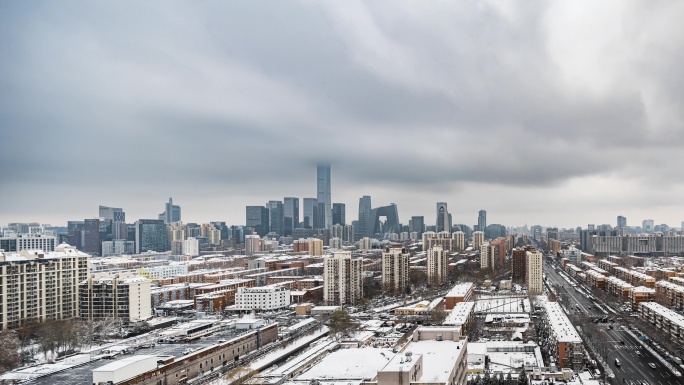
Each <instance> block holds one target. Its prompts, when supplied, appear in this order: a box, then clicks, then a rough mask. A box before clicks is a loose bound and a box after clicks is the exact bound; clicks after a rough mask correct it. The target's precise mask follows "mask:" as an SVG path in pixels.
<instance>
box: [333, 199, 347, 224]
mask: <svg viewBox="0 0 684 385" xmlns="http://www.w3.org/2000/svg"><path fill="white" fill-rule="evenodd" d="M345 211H346V208H345V204H344V203H333V205H332V222H333V225H342V226H344V225H346V224H347V222H346V212H345Z"/></svg>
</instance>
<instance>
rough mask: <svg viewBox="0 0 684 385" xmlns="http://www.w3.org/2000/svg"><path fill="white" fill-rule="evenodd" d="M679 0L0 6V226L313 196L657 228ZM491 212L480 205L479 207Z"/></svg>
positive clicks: (351, 211)
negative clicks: (327, 166) (319, 171)
mask: <svg viewBox="0 0 684 385" xmlns="http://www.w3.org/2000/svg"><path fill="white" fill-rule="evenodd" d="M682 16H684V5H681V4H679V3H677V2H659V3H652V2H643V1H626V2H612V3H603V4H598V5H597V4H595V3H591V2H574V1H573V2H555V3H544V2H506V3H494V2H462V3H453V2H432V3H430V4H424V3H421V4H417V3H415V2H411V1H399V2H396V1H393V2H391V3H390V2H373V3H368V2H360V1H345V2H344V3H336V2H326V3H319V2H310V1H302V2H296V3H287V4H285V3H282V2H266V3H259V4H254V3H253V2H247V1H245V2H231V3H223V2H204V3H199V4H187V3H172V4H164V6H160V4H155V3H143V4H139V3H135V2H129V3H125V2H117V3H116V4H101V3H93V4H82V3H60V4H55V3H51V2H40V3H34V4H32V6H30V7H29V6H27V5H24V4H21V3H4V4H1V5H0V25H1V26H2V27H1V28H2V30H1V31H0V32H2V33H0V52H2V53H3V60H2V61H0V100H2V103H0V142H2V143H3V144H5V145H4V146H3V151H2V152H0V162H1V164H2V168H3V171H4V172H3V183H2V186H3V194H2V196H3V198H2V199H0V223H2V220H4V222H8V221H15V220H36V221H42V222H53V223H56V224H59V223H63V222H65V221H66V220H67V219H73V218H81V217H89V216H93V215H95V207H96V205H97V204H110V205H116V206H122V207H124V208H125V209H126V210H127V212H128V213H129V218H139V217H153V216H154V215H156V213H157V212H158V211H161V207H162V204H163V201H164V200H165V199H167V197H168V196H173V197H174V199H175V200H176V201H177V202H178V203H179V204H181V205H182V206H183V210H184V216H185V218H186V219H187V220H195V221H208V220H226V221H228V222H230V223H235V224H240V223H242V222H244V206H245V205H248V204H262V203H264V202H265V201H267V200H269V199H279V198H281V197H282V196H300V197H304V196H314V195H315V167H314V165H315V163H316V161H318V160H328V161H331V162H332V164H333V200H334V201H341V202H345V203H347V217H348V218H354V217H355V216H356V202H358V197H359V196H361V195H364V194H371V195H372V196H373V199H374V203H377V204H386V203H389V202H395V203H397V204H398V205H399V211H400V215H401V217H402V219H403V220H404V221H406V219H408V216H410V215H426V220H427V221H428V222H431V221H432V217H433V215H434V214H433V211H434V202H435V201H437V200H440V201H441V200H446V201H448V202H449V203H450V208H452V211H454V214H455V218H460V219H455V220H456V221H457V222H465V223H472V222H474V221H475V218H476V214H477V213H476V211H477V210H478V209H480V208H487V209H488V211H489V212H490V215H492V216H493V218H492V221H493V222H501V223H506V224H510V225H517V224H522V223H525V222H527V223H529V224H532V223H542V224H557V225H561V226H575V225H583V224H586V223H588V222H599V223H607V222H610V223H612V222H614V218H615V216H616V215H618V214H623V215H626V216H628V218H630V222H632V223H634V222H633V221H632V219H633V220H634V221H636V220H641V219H642V218H645V217H654V219H656V221H657V222H666V223H669V224H671V225H677V224H678V223H679V221H680V220H684V215H682V205H681V204H680V203H679V201H680V200H681V199H680V198H679V197H681V194H682V193H684V186H683V185H682V183H681V182H680V181H681V180H682V177H684V172H683V171H682V170H683V169H682V167H681V166H680V165H681V163H682V160H683V158H684V156H683V155H682V154H683V153H684V151H683V149H684V127H683V125H682V123H683V122H684V115H683V114H684V112H683V111H682V109H681V105H682V104H684V103H683V102H684V91H683V90H684V73H683V72H682V71H681V69H680V68H681V67H682V64H683V63H684V48H682V47H684V33H682V30H681V27H680V24H681V22H680V20H681V19H682ZM497 216H498V217H497Z"/></svg>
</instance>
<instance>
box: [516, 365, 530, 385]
mask: <svg viewBox="0 0 684 385" xmlns="http://www.w3.org/2000/svg"><path fill="white" fill-rule="evenodd" d="M528 383H529V381H528V380H527V373H525V367H523V368H522V369H520V373H519V374H518V385H528Z"/></svg>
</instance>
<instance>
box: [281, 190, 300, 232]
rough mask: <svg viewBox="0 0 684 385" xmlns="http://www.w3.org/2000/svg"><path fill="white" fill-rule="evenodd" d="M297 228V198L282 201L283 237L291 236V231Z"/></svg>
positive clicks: (286, 198)
mask: <svg viewBox="0 0 684 385" xmlns="http://www.w3.org/2000/svg"><path fill="white" fill-rule="evenodd" d="M298 227H299V198H295V197H285V198H284V199H283V235H284V236H286V237H289V236H292V230H294V229H296V228H298Z"/></svg>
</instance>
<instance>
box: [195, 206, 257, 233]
mask: <svg viewBox="0 0 684 385" xmlns="http://www.w3.org/2000/svg"><path fill="white" fill-rule="evenodd" d="M246 212H247V221H246V225H247V227H251V228H252V229H254V231H255V232H256V233H257V234H258V235H259V236H260V237H263V236H265V235H266V234H268V229H269V212H268V209H267V208H266V207H264V206H247V210H246ZM187 236H188V237H190V236H194V235H191V234H187Z"/></svg>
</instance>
